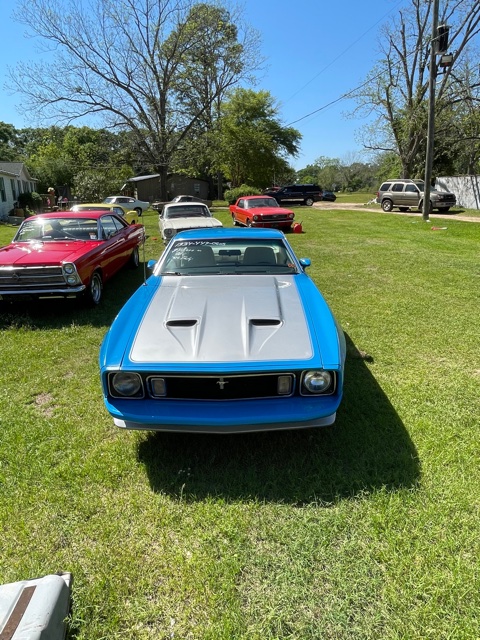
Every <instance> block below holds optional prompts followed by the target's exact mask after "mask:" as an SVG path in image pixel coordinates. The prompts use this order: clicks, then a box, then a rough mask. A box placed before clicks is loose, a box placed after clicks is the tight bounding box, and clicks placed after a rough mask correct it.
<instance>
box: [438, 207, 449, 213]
mask: <svg viewBox="0 0 480 640" xmlns="http://www.w3.org/2000/svg"><path fill="white" fill-rule="evenodd" d="M448 211H450V207H438V213H447V212H448Z"/></svg>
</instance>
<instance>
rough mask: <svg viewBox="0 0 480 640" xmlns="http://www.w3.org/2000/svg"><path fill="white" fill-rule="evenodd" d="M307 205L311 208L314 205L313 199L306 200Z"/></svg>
mask: <svg viewBox="0 0 480 640" xmlns="http://www.w3.org/2000/svg"><path fill="white" fill-rule="evenodd" d="M305 204H306V205H307V207H311V206H312V204H313V198H305Z"/></svg>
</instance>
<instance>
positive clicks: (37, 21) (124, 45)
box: [10, 0, 260, 197]
mask: <svg viewBox="0 0 480 640" xmlns="http://www.w3.org/2000/svg"><path fill="white" fill-rule="evenodd" d="M15 16H16V18H17V20H18V21H19V22H22V23H24V24H26V25H27V26H28V27H29V29H30V30H31V31H32V32H33V33H34V34H36V35H37V36H40V38H42V40H43V41H44V42H45V43H46V45H47V46H48V47H49V48H50V49H52V48H53V49H55V52H56V53H55V60H54V62H53V63H50V64H45V63H42V64H33V65H32V64H31V63H24V64H20V65H18V66H17V68H16V70H15V71H14V72H12V73H10V83H11V85H12V87H13V88H16V89H17V90H18V91H20V92H21V93H23V94H24V95H25V96H26V97H27V100H25V101H24V104H25V105H26V107H25V111H27V112H31V111H33V112H34V113H37V114H38V115H39V116H40V117H42V118H43V119H52V120H54V121H55V122H62V123H70V122H72V121H74V120H75V119H78V118H84V117H86V116H89V117H92V116H96V115H100V116H102V117H103V122H104V124H105V126H106V127H108V128H113V129H114V130H116V131H121V130H125V131H129V132H130V133H131V135H132V136H133V137H134V140H135V144H136V145H137V148H138V152H139V156H140V158H141V160H142V162H143V164H144V165H145V166H147V165H148V166H149V167H151V168H152V169H153V170H154V171H156V172H158V173H159V174H160V187H161V192H162V194H163V197H166V177H167V171H168V168H169V165H170V162H171V159H172V156H173V154H174V153H175V151H176V149H178V148H179V147H181V146H182V143H183V140H184V139H185V138H186V137H187V136H188V134H189V132H190V130H192V129H193V128H194V127H195V126H196V125H197V123H198V122H199V121H200V120H201V119H202V118H203V117H204V115H205V114H206V112H207V111H208V109H209V108H210V106H211V105H212V104H214V103H215V102H216V101H218V100H219V99H220V98H221V97H222V95H224V92H225V91H226V90H227V89H228V88H230V87H232V86H234V85H236V84H237V83H239V82H241V81H243V80H248V79H249V78H250V76H251V74H252V73H253V72H254V71H255V70H256V69H257V68H258V66H259V64H260V62H259V61H260V56H259V55H258V45H259V37H258V35H257V33H256V32H255V31H253V30H252V29H250V28H249V27H248V26H243V25H242V29H241V30H240V29H239V28H237V24H241V21H240V20H239V19H238V20H236V18H237V17H239V16H238V11H237V12H236V13H235V12H233V13H230V12H228V11H227V10H225V9H221V8H219V5H217V4H215V6H211V5H208V4H204V3H202V4H200V5H198V4H196V3H194V2H192V0H185V1H184V2H179V1H178V0H125V1H124V2H122V3H115V2H113V1H110V0H92V2H91V3H87V2H86V1H85V2H83V1H82V0H63V1H62V0H21V2H20V6H19V9H18V10H17V12H16V14H15ZM215 21H216V22H215ZM212 23H215V29H212V28H210V27H211V26H212ZM79 25H81V28H79ZM202 26H203V29H202V28H201V27H202ZM62 70H68V72H66V73H62V72H61V71H62ZM207 70H208V73H206V71H207ZM201 78H202V79H203V82H200V79H201ZM207 85H208V87H207Z"/></svg>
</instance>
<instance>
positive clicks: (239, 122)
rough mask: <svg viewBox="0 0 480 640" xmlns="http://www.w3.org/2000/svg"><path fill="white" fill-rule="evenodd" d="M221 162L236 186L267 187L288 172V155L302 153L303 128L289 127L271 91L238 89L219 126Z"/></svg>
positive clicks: (222, 109) (227, 103) (222, 108)
mask: <svg viewBox="0 0 480 640" xmlns="http://www.w3.org/2000/svg"><path fill="white" fill-rule="evenodd" d="M216 136H218V143H219V152H218V153H219V166H220V169H221V170H222V172H223V173H224V174H225V176H226V178H227V179H228V180H230V182H231V184H232V186H233V187H236V186H238V185H241V184H242V183H245V184H250V185H254V186H256V187H266V186H268V185H270V184H272V181H276V176H277V175H279V174H281V173H285V172H288V168H289V167H288V163H287V160H286V158H287V157H288V156H289V155H292V156H295V155H296V154H297V153H298V143H299V141H300V139H301V134H300V132H299V131H297V130H296V129H294V128H293V127H285V126H283V125H282V123H281V122H280V120H279V119H278V108H277V106H276V105H275V101H274V99H273V97H272V96H271V94H270V93H269V92H268V91H258V92H256V91H252V90H250V89H236V90H235V91H233V92H232V94H231V96H230V99H229V100H228V101H226V102H225V103H224V104H222V107H221V116H220V119H219V121H218V124H217V128H216Z"/></svg>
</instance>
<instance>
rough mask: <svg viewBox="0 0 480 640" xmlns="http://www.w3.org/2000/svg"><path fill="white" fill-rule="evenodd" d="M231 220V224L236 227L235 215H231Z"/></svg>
mask: <svg viewBox="0 0 480 640" xmlns="http://www.w3.org/2000/svg"><path fill="white" fill-rule="evenodd" d="M232 222H233V226H234V227H238V222H237V220H236V218H235V216H232Z"/></svg>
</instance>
